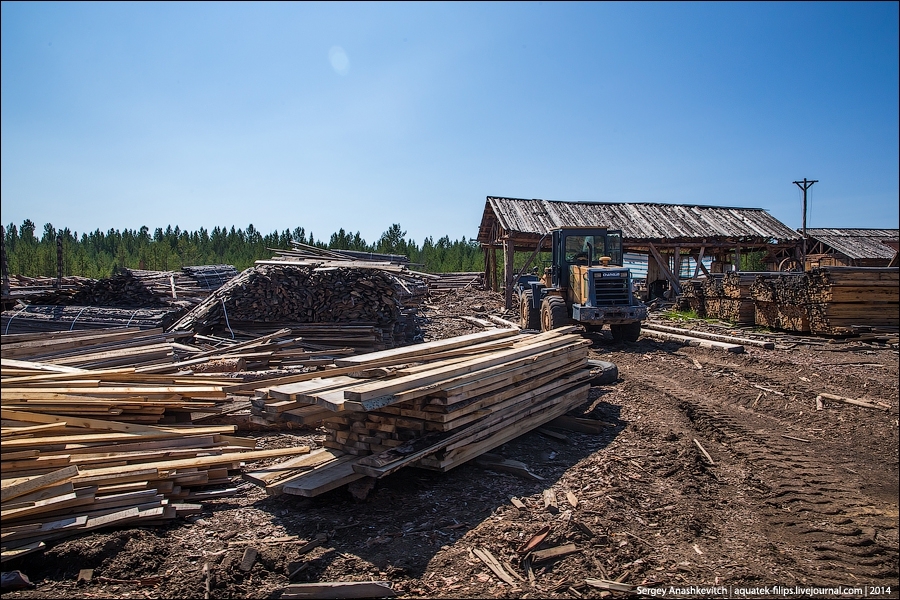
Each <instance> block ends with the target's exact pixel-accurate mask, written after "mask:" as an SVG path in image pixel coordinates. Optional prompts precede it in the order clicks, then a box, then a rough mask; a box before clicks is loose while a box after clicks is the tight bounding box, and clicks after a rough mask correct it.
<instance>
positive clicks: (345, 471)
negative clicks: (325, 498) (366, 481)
mask: <svg viewBox="0 0 900 600" xmlns="http://www.w3.org/2000/svg"><path fill="white" fill-rule="evenodd" d="M356 460H358V458H357V457H355V456H353V457H341V458H339V459H337V460H336V461H335V462H334V464H333V465H332V464H329V465H326V466H324V467H322V468H319V469H314V470H313V471H310V472H309V473H306V474H304V475H303V476H300V477H298V478H297V479H295V480H294V481H292V482H290V483H288V484H286V485H285V486H284V488H283V489H282V491H283V492H284V493H285V494H292V495H295V496H306V497H308V498H311V497H314V496H318V495H320V494H324V493H325V492H329V491H331V490H333V489H337V488H339V487H341V486H342V485H346V484H348V483H351V482H353V481H356V480H357V479H361V478H362V477H365V475H363V474H361V473H357V472H356V471H354V470H353V465H354V464H355V461H356Z"/></svg>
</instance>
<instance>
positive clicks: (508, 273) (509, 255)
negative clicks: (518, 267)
mask: <svg viewBox="0 0 900 600" xmlns="http://www.w3.org/2000/svg"><path fill="white" fill-rule="evenodd" d="M515 254H516V241H515V240H514V239H513V238H512V237H509V236H507V237H506V238H505V239H504V240H503V280H504V281H505V288H504V290H503V297H504V304H505V306H506V308H507V309H510V308H512V306H513V276H514V275H515V271H514V270H513V269H514V267H513V257H514V256H515Z"/></svg>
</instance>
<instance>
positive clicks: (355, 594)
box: [281, 581, 396, 600]
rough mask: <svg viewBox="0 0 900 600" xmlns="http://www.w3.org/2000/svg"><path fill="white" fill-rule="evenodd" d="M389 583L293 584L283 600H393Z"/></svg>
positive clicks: (392, 592) (283, 595)
mask: <svg viewBox="0 0 900 600" xmlns="http://www.w3.org/2000/svg"><path fill="white" fill-rule="evenodd" d="M394 596H396V594H395V593H394V590H393V589H391V583H390V582H389V581H348V582H339V581H323V582H318V583H292V584H291V585H288V586H285V588H284V591H283V592H282V593H281V598H282V599H283V600H303V599H310V600H313V599H316V600H336V599H341V598H393V597H394Z"/></svg>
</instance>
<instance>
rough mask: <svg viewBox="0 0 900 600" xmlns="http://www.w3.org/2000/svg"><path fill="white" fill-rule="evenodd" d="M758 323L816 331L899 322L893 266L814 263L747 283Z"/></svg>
mask: <svg viewBox="0 0 900 600" xmlns="http://www.w3.org/2000/svg"><path fill="white" fill-rule="evenodd" d="M751 292H752V294H753V297H754V301H755V303H756V322H757V324H759V325H764V326H768V327H773V328H776V329H785V330H789V331H798V332H810V333H813V334H818V335H848V334H852V333H854V331H855V329H856V328H858V327H897V326H898V325H900V311H898V308H900V278H898V269H897V268H896V267H819V268H816V269H811V270H810V271H809V272H807V273H785V274H781V275H779V276H778V277H777V278H774V279H773V278H768V279H765V280H757V282H755V283H754V284H753V285H752V286H751Z"/></svg>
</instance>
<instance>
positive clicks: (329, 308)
mask: <svg viewBox="0 0 900 600" xmlns="http://www.w3.org/2000/svg"><path fill="white" fill-rule="evenodd" d="M401 295H402V292H401V291H400V290H398V285H397V284H396V279H395V278H392V277H391V274H390V273H388V272H386V271H384V270H383V269H382V268H374V269H373V268H360V267H332V266H328V267H317V266H313V265H307V264H299V263H291V262H281V263H278V264H264V265H259V266H256V267H252V268H250V269H247V270H246V271H244V272H243V273H241V274H240V275H239V276H238V277H235V278H234V279H232V280H231V281H229V282H228V283H227V284H225V285H224V286H222V287H221V288H219V289H218V290H217V291H216V292H214V293H213V294H211V295H210V296H209V297H208V298H207V299H206V300H204V301H203V302H201V303H200V304H198V305H197V306H196V307H195V308H194V309H192V310H191V311H190V312H189V313H187V314H186V315H185V316H184V317H183V318H181V319H180V320H179V321H178V322H177V323H175V324H174V325H173V328H175V329H187V330H192V331H195V332H198V333H207V332H213V333H216V334H219V335H228V334H230V333H231V332H233V331H234V329H242V328H249V327H257V328H259V327H292V328H293V327H298V328H299V327H302V326H304V325H307V324H315V325H316V326H317V327H318V328H319V329H321V330H325V329H328V328H329V327H331V326H339V327H344V326H347V325H365V324H367V325H366V326H370V327H374V328H376V329H378V330H379V331H380V334H381V339H380V340H379V341H376V342H375V347H378V346H382V347H392V346H393V345H395V344H397V343H400V342H404V341H407V338H409V321H414V319H413V316H414V311H409V310H404V307H403V304H402V302H401V300H400V298H401ZM328 335H330V336H331V337H332V338H335V337H338V336H340V333H339V332H334V333H331V334H328Z"/></svg>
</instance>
